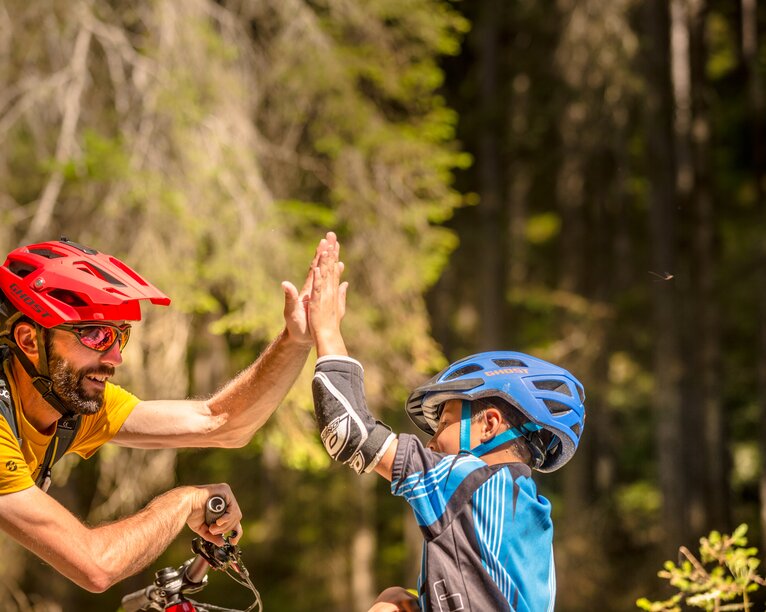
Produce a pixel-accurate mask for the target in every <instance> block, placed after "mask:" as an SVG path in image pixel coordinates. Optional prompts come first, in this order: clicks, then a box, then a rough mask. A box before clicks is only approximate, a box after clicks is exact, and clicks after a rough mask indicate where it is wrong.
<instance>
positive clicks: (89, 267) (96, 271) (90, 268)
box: [79, 262, 125, 287]
mask: <svg viewBox="0 0 766 612" xmlns="http://www.w3.org/2000/svg"><path fill="white" fill-rule="evenodd" d="M79 269H80V270H82V271H83V272H87V273H88V274H93V275H94V276H97V277H98V278H100V279H102V280H105V281H106V282H107V283H109V284H111V285H117V286H119V287H124V286H125V283H123V282H122V281H121V280H119V279H117V278H115V277H114V276H112V275H111V274H109V273H108V272H106V271H105V270H102V269H101V268H99V267H98V266H94V265H93V264H91V263H86V262H81V264H80V266H79Z"/></svg>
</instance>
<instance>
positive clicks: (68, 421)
mask: <svg viewBox="0 0 766 612" xmlns="http://www.w3.org/2000/svg"><path fill="white" fill-rule="evenodd" d="M9 356H10V355H9V351H8V350H7V349H6V348H5V347H3V348H2V349H0V414H2V416H3V418H5V420H6V421H8V425H9V426H10V428H11V430H12V431H13V435H14V436H16V440H18V442H19V447H21V438H20V437H19V426H18V424H17V423H16V410H15V409H14V406H13V398H12V397H11V387H10V385H9V384H8V380H7V379H6V376H5V361H6V359H8V358H9ZM79 427H80V417H79V415H74V416H62V417H61V418H60V419H59V420H58V423H57V425H56V433H55V434H54V435H53V438H52V439H51V441H50V444H48V448H47V449H46V451H45V457H44V458H43V460H42V462H41V463H40V469H39V471H38V475H37V479H36V480H35V484H36V485H37V486H38V487H40V488H41V489H42V490H43V491H47V490H48V487H49V486H50V481H51V468H52V467H53V465H54V464H55V463H56V462H57V461H58V460H59V459H61V458H62V457H63V456H64V454H65V453H66V452H67V450H68V449H69V447H70V446H71V445H72V441H73V440H74V437H75V436H76V435H77V430H78V429H79Z"/></svg>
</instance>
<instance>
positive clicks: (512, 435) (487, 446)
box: [460, 399, 542, 457]
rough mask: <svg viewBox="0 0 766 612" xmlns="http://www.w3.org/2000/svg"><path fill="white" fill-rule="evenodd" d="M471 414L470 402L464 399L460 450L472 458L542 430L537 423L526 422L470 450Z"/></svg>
mask: <svg viewBox="0 0 766 612" xmlns="http://www.w3.org/2000/svg"><path fill="white" fill-rule="evenodd" d="M471 413H472V411H471V402H470V400H465V399H464V400H463V406H462V410H461V418H460V450H461V451H466V452H468V453H470V454H472V455H473V456H474V457H481V456H482V455H486V454H487V453H489V452H490V451H493V450H495V449H496V448H497V447H499V446H502V445H503V444H506V443H507V442H510V441H512V440H516V439H517V438H521V437H523V436H526V435H528V434H531V433H534V432H535V431H539V430H540V429H542V426H540V425H538V424H537V423H532V422H531V421H528V422H527V423H524V424H523V425H519V426H518V427H514V428H512V429H507V430H505V431H504V432H502V433H499V434H497V435H496V436H495V437H494V438H492V439H491V440H487V441H486V442H484V443H483V444H477V445H476V446H474V447H473V448H471Z"/></svg>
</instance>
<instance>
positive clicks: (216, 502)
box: [205, 495, 226, 527]
mask: <svg viewBox="0 0 766 612" xmlns="http://www.w3.org/2000/svg"><path fill="white" fill-rule="evenodd" d="M225 512H226V500H225V499H224V498H223V497H221V496H220V495H213V497H211V498H210V499H208V500H207V503H206V504H205V525H207V526H208V527H210V525H212V524H213V523H215V522H216V521H217V520H218V519H219V518H221V517H222V516H223V515H224V513H225Z"/></svg>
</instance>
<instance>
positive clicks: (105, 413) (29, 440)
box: [0, 368, 141, 495]
mask: <svg viewBox="0 0 766 612" xmlns="http://www.w3.org/2000/svg"><path fill="white" fill-rule="evenodd" d="M5 372H6V376H7V378H8V383H9V384H10V387H11V388H10V391H11V394H12V395H13V397H14V404H15V408H16V423H17V425H18V428H19V437H20V438H21V448H19V443H18V440H17V439H16V436H14V435H13V429H11V426H10V425H9V424H8V422H7V421H6V420H5V419H4V418H3V417H2V416H0V495H5V494H7V493H15V492H16V491H23V490H24V489H28V488H29V487H33V486H35V478H37V472H38V471H39V470H40V462H41V461H42V460H43V459H44V458H45V451H46V449H47V448H48V444H49V443H50V442H51V440H52V439H53V434H54V433H55V430H53V431H51V432H50V434H42V433H40V432H39V431H37V430H36V429H35V428H34V427H33V426H32V425H31V424H30V423H29V421H27V419H26V416H25V415H24V411H23V410H22V409H21V405H20V402H19V401H18V399H17V398H18V394H17V393H16V386H15V384H14V381H13V377H12V376H10V375H9V374H10V372H9V369H8V368H6V369H5ZM139 401H141V400H139V399H138V398H137V397H136V396H135V395H133V394H132V393H129V392H128V391H125V389H123V388H121V387H119V386H117V385H113V384H111V383H109V382H107V383H106V389H105V390H104V405H103V407H102V408H101V410H99V411H98V412H97V413H96V414H89V415H82V416H80V428H79V429H78V430H77V434H76V435H75V438H74V440H72V444H71V445H70V446H69V449H68V450H67V453H77V454H78V455H80V457H82V458H83V459H88V458H90V457H91V456H93V453H95V452H96V451H97V450H98V448H99V447H100V446H102V445H103V444H105V443H106V442H108V441H109V440H111V439H112V438H113V437H114V436H115V435H116V434H117V432H118V431H119V430H120V427H122V424H123V423H124V422H125V419H127V418H128V415H129V414H130V413H131V411H132V410H133V408H135V407H136V404H138V402H139Z"/></svg>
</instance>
